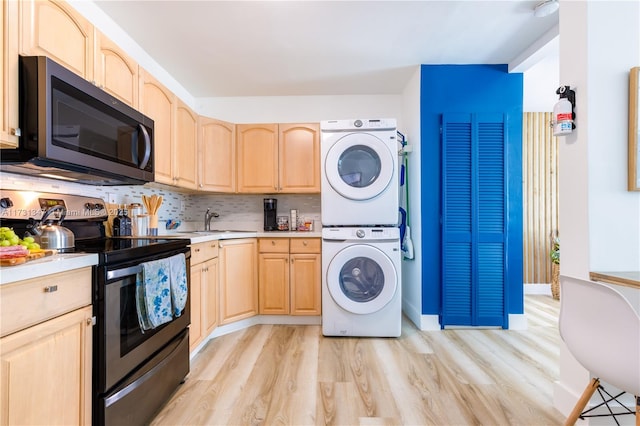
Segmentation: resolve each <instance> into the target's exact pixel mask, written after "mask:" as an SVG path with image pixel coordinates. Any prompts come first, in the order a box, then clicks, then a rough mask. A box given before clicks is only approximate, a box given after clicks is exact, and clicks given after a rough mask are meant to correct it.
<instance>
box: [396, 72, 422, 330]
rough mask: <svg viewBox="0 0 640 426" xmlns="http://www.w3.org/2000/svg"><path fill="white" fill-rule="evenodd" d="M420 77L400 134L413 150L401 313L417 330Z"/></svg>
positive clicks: (410, 91) (406, 96)
mask: <svg viewBox="0 0 640 426" xmlns="http://www.w3.org/2000/svg"><path fill="white" fill-rule="evenodd" d="M420 76H421V67H419V66H418V67H416V71H415V72H414V74H413V76H412V77H411V79H410V80H409V83H408V84H407V86H406V87H405V89H404V91H403V93H402V117H403V122H404V126H403V128H402V129H401V131H402V133H403V134H404V135H405V136H406V137H407V141H408V143H409V145H410V146H411V148H412V151H411V152H410V153H409V154H408V173H407V181H406V182H407V184H408V185H409V190H410V193H409V197H408V199H409V200H408V201H409V211H408V222H409V223H408V224H409V226H410V231H411V232H410V236H411V240H412V241H413V248H414V259H413V260H404V261H403V262H402V310H403V311H404V313H405V314H406V315H407V316H408V317H409V318H410V319H411V321H413V322H414V323H415V324H416V325H417V326H418V327H421V326H422V325H421V317H422V267H421V266H422V264H421V261H420V258H421V256H422V238H421V234H422V220H421V215H420V205H421V201H420V198H421V197H420V188H421V179H420V174H421V165H420Z"/></svg>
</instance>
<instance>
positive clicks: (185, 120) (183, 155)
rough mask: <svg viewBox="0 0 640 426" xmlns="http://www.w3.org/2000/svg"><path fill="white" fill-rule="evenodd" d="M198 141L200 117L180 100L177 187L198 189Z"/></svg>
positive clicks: (176, 155) (175, 149)
mask: <svg viewBox="0 0 640 426" xmlns="http://www.w3.org/2000/svg"><path fill="white" fill-rule="evenodd" d="M197 141H198V116H197V115H196V114H195V113H194V112H193V111H192V110H191V108H189V107H188V106H187V104H185V103H184V102H182V101H181V100H180V99H177V106H176V137H175V139H174V141H173V143H174V149H173V155H174V156H175V162H174V176H175V183H174V184H175V185H177V186H180V187H182V188H188V189H196V185H197V175H198V168H197V167H196V144H197Z"/></svg>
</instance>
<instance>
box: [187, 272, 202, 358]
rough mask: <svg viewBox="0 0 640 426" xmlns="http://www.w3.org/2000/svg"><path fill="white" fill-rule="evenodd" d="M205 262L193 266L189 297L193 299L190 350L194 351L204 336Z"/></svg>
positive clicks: (191, 302) (191, 305)
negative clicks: (203, 295)
mask: <svg viewBox="0 0 640 426" xmlns="http://www.w3.org/2000/svg"><path fill="white" fill-rule="evenodd" d="M203 265H204V263H200V264H198V265H193V266H191V288H190V289H189V297H190V298H191V300H190V301H189V303H190V308H191V324H190V325H189V351H193V350H194V349H195V348H196V346H198V345H199V344H200V342H201V341H202V339H203V337H204V331H203V330H202V317H203V314H202V285H201V282H202V276H203V274H204V272H203V270H204V267H203Z"/></svg>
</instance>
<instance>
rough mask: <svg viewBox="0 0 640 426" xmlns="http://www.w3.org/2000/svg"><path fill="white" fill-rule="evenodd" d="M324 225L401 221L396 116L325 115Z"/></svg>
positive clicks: (323, 144) (321, 126)
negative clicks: (327, 117)
mask: <svg viewBox="0 0 640 426" xmlns="http://www.w3.org/2000/svg"><path fill="white" fill-rule="evenodd" d="M320 130H321V139H320V146H321V158H322V166H321V168H322V173H321V174H322V187H321V201H322V204H321V214H322V225H323V226H345V225H346V226H349V225H355V226H360V225H367V226H384V225H397V224H398V207H399V205H398V203H399V198H398V192H399V190H398V145H397V139H396V134H397V125H396V120H395V119H392V118H390V119H381V120H333V121H322V122H321V123H320Z"/></svg>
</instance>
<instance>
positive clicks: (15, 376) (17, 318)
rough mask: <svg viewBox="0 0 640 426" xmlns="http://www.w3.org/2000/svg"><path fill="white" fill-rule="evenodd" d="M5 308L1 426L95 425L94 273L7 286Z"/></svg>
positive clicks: (2, 293)
mask: <svg viewBox="0 0 640 426" xmlns="http://www.w3.org/2000/svg"><path fill="white" fill-rule="evenodd" d="M69 299H71V300H69ZM0 303H2V311H1V313H0V315H1V319H2V324H3V325H2V338H0V394H2V395H3V396H2V398H1V399H0V424H3V425H5V424H51V425H53V424H64V425H84V424H89V423H91V391H92V390H91V375H92V372H91V368H92V346H93V342H92V335H93V334H92V330H93V324H94V319H93V316H92V312H93V308H92V307H91V305H90V304H91V268H83V269H78V270H73V271H69V272H64V273H59V274H54V275H49V276H46V277H42V278H34V279H31V280H25V281H20V282H16V283H11V284H5V285H3V286H1V287H0ZM79 305H81V306H82V307H80V308H78V306H79Z"/></svg>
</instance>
